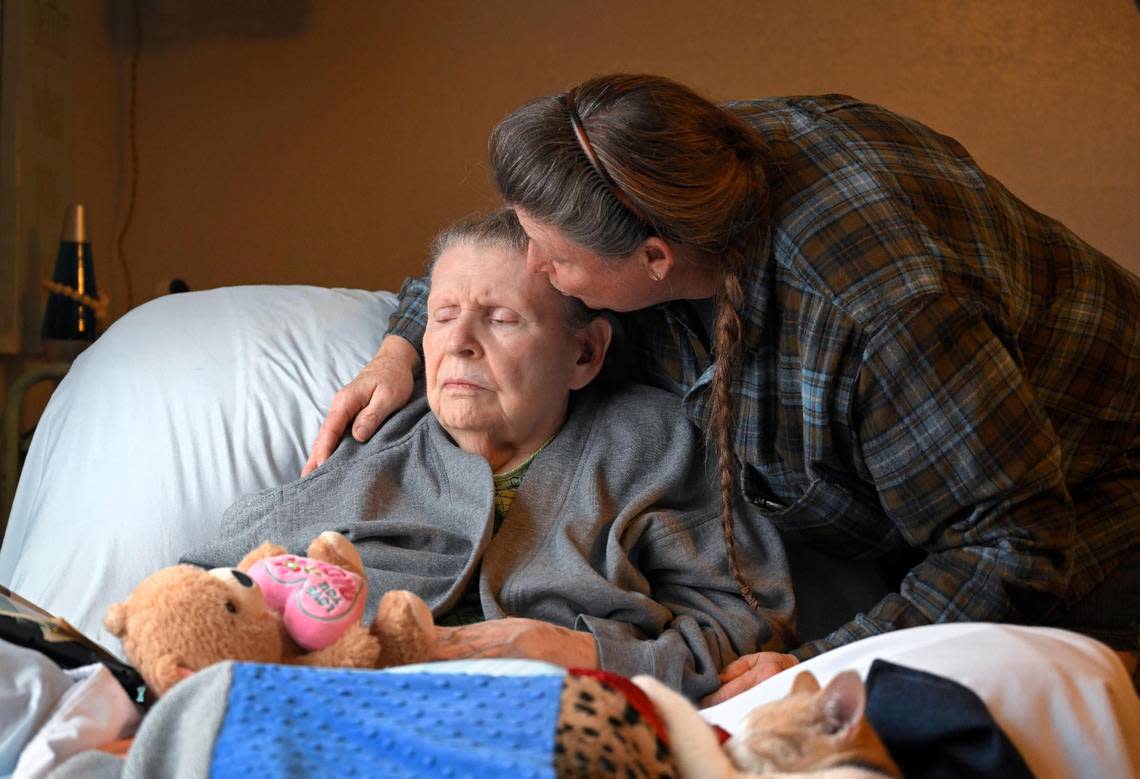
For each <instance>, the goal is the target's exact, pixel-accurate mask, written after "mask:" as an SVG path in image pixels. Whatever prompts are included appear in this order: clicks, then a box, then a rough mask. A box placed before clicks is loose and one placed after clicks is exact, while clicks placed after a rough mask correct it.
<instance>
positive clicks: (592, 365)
mask: <svg viewBox="0 0 1140 779" xmlns="http://www.w3.org/2000/svg"><path fill="white" fill-rule="evenodd" d="M574 337H575V338H576V339H577V340H578V360H577V362H576V363H575V364H574V372H573V374H572V375H571V377H570V389H582V387H585V386H586V385H587V384H589V383H590V382H591V381H593V380H594V377H595V376H597V375H598V371H600V370H601V369H602V363H603V362H604V361H605V359H606V351H607V350H608V349H609V348H610V339H611V338H612V337H613V328H612V327H611V326H610V323H609V320H608V319H606V318H605V317H602V316H599V317H595V318H594V319H593V320H592V321H591V322H590V324H588V325H586V326H585V327H583V328H582V329H581V330H578V331H577V332H575V333H574Z"/></svg>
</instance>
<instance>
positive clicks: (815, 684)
mask: <svg viewBox="0 0 1140 779" xmlns="http://www.w3.org/2000/svg"><path fill="white" fill-rule="evenodd" d="M798 692H819V681H818V680H817V679H816V678H815V676H813V675H812V672H811V671H800V672H799V673H798V674H796V678H795V679H794V680H793V681H792V690H791V692H789V693H788V694H789V695H795V694H796V693H798Z"/></svg>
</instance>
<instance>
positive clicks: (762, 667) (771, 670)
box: [701, 652, 799, 709]
mask: <svg viewBox="0 0 1140 779" xmlns="http://www.w3.org/2000/svg"><path fill="white" fill-rule="evenodd" d="M798 662H799V660H798V659H796V657H795V656H794V655H785V654H781V653H779V652H756V653H755V654H751V655H744V657H738V658H736V660H734V661H732V662H731V663H729V664H728V665H726V666H725V667H724V669H723V670H722V671H721V672H720V689H718V690H717V691H716V692H714V693H711V694H710V695H706V696H705V697H704V698H701V708H702V709H703V708H706V707H708V706H715V705H716V704H718V703H723V702H724V701H727V700H728V699H729V698H731V697H733V696H734V695H739V694H740V693H742V692H744V691H745V690H748V689H750V688H752V687H755V686H756V685H758V684H760V682H762V681H764V680H765V679H768V678H769V677H772V676H775V675H776V674H778V673H780V671H783V670H785V669H787V668H791V667H792V666H793V665H795V664H797V663H798Z"/></svg>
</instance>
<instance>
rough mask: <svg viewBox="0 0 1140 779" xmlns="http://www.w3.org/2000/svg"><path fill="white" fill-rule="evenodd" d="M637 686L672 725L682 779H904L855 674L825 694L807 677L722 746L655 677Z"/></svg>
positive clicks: (749, 719)
mask: <svg viewBox="0 0 1140 779" xmlns="http://www.w3.org/2000/svg"><path fill="white" fill-rule="evenodd" d="M633 681H634V683H635V684H636V685H637V686H638V687H640V688H641V689H642V690H644V691H645V694H646V695H648V696H649V698H650V700H652V701H653V704H654V705H655V706H656V707H657V711H658V713H659V714H660V715H661V718H662V720H663V721H664V722H665V726H666V728H667V729H668V732H669V741H670V747H671V750H672V753H673V761H674V763H675V765H676V767H677V772H678V774H679V776H680V778H681V779H698V778H699V779H706V778H707V779H752V778H755V779H761V778H765V779H767V778H770V779H781V778H783V779H793V778H794V777H811V779H882V777H884V776H890V777H901V776H902V772H901V771H899V768H898V766H897V765H896V764H895V762H894V761H893V760H892V759H891V756H890V755H889V754H888V753H887V748H886V747H885V746H883V742H882V741H881V740H880V739H879V737H878V735H876V733H875V731H874V729H873V728H872V727H871V725H870V723H869V722H868V721H867V718H866V717H865V716H864V709H865V706H866V702H867V694H866V690H865V688H864V687H863V681H862V680H861V679H860V678H859V675H858V674H857V673H855V672H854V671H844V672H843V673H841V674H839V675H838V676H836V677H835V678H834V679H832V680H831V682H829V683H828V685H827V687H825V688H823V689H822V690H821V689H820V687H819V682H817V681H816V679H815V677H814V676H812V675H811V673H810V672H807V671H804V672H802V673H800V674H799V675H798V676H797V677H796V679H795V681H794V682H793V683H792V690H791V692H790V693H788V696H787V697H786V698H783V699H781V700H778V701H772V702H770V703H765V704H763V705H761V706H758V707H757V708H755V709H754V710H753V711H752V712H750V713H749V714H748V716H747V717H745V719H744V722H743V723H742V724H741V726H740V729H739V730H738V731H737V733H736V734H735V735H734V736H733V737H732V738H730V739H729V740H728V741H726V742H725V743H724V745H723V746H721V745H719V744H718V743H717V738H716V735H715V733H714V732H713V730H712V728H711V727H710V726H709V724H708V723H707V722H705V720H704V719H702V718H701V716H700V714H698V713H697V710H696V708H695V707H694V706H693V705H692V704H691V703H690V702H689V701H688V700H687V699H686V698H685V697H683V696H682V695H680V694H679V693H676V692H674V691H673V690H671V689H669V688H668V687H666V686H665V685H663V684H661V683H660V682H658V681H657V680H656V679H653V678H652V677H648V676H638V677H635V678H634V680H633Z"/></svg>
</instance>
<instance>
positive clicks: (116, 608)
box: [103, 603, 127, 637]
mask: <svg viewBox="0 0 1140 779" xmlns="http://www.w3.org/2000/svg"><path fill="white" fill-rule="evenodd" d="M103 627H105V628H107V630H109V631H111V635H114V636H119V637H122V635H123V631H125V630H126V629H127V604H125V603H112V604H111V605H110V606H109V607H108V608H107V616H106V617H104V618H103Z"/></svg>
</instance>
